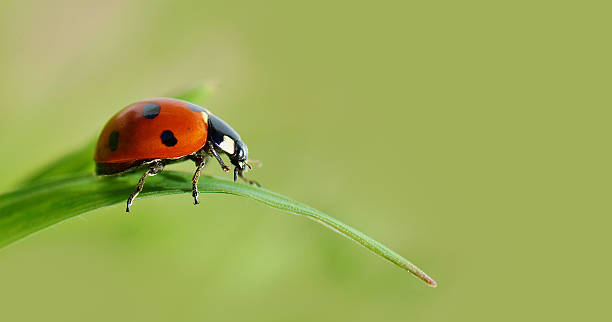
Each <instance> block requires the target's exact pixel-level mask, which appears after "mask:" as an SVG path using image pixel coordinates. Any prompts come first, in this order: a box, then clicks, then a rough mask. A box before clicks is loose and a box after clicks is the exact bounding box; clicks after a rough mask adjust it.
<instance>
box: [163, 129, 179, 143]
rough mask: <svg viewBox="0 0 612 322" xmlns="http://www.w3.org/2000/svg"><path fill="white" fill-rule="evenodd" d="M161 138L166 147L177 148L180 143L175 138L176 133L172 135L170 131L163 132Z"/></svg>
mask: <svg viewBox="0 0 612 322" xmlns="http://www.w3.org/2000/svg"><path fill="white" fill-rule="evenodd" d="M160 137H161V140H162V143H163V144H164V145H165V146H175V145H176V143H177V142H178V140H177V139H176V138H175V137H174V133H172V131H170V130H165V131H164V132H162V134H161V136H160Z"/></svg>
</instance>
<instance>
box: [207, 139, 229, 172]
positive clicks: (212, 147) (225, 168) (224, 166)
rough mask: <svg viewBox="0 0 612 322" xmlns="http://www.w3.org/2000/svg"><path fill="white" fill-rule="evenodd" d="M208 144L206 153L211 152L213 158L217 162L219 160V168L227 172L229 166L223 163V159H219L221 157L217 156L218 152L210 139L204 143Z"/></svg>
mask: <svg viewBox="0 0 612 322" xmlns="http://www.w3.org/2000/svg"><path fill="white" fill-rule="evenodd" d="M206 145H207V146H208V149H207V150H208V151H207V152H208V153H210V154H212V155H213V156H214V157H215V159H217V162H219V165H220V166H221V168H222V169H223V171H225V172H229V171H230V168H228V167H227V166H226V165H225V163H223V160H221V157H220V156H219V153H217V150H215V147H214V146H213V144H212V141H208V143H207V144H206Z"/></svg>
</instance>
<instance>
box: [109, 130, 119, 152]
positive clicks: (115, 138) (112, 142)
mask: <svg viewBox="0 0 612 322" xmlns="http://www.w3.org/2000/svg"><path fill="white" fill-rule="evenodd" d="M117 146H119V132H117V131H113V132H112V133H111V134H110V135H109V136H108V147H109V148H110V150H111V151H115V150H117Z"/></svg>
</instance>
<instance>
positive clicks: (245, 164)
mask: <svg viewBox="0 0 612 322" xmlns="http://www.w3.org/2000/svg"><path fill="white" fill-rule="evenodd" d="M244 164H245V165H246V166H247V167H249V170H251V169H253V168H251V166H250V165H249V164H248V163H246V162H245V163H244Z"/></svg>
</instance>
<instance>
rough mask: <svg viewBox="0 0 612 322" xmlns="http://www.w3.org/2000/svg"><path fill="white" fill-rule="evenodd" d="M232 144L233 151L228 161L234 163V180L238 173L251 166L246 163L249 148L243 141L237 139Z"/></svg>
mask: <svg viewBox="0 0 612 322" xmlns="http://www.w3.org/2000/svg"><path fill="white" fill-rule="evenodd" d="M235 143H236V144H234V153H233V154H230V155H229V158H230V161H231V162H232V164H233V165H234V181H236V179H237V177H238V174H241V173H242V171H244V170H246V168H247V167H248V168H249V169H250V168H251V166H250V165H249V164H248V163H247V160H248V159H249V149H248V148H247V146H246V144H244V142H243V141H241V140H238V141H236V142H235Z"/></svg>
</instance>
